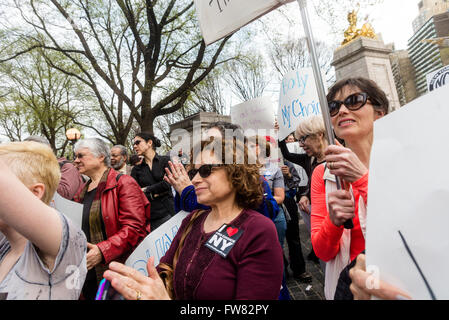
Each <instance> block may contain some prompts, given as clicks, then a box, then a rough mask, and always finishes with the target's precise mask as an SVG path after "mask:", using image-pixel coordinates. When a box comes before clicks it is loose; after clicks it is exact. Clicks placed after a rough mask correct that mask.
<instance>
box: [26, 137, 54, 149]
mask: <svg viewBox="0 0 449 320" xmlns="http://www.w3.org/2000/svg"><path fill="white" fill-rule="evenodd" d="M23 141H33V142H38V143H42V144H45V145H47V146H49V147H51V146H50V142H48V140H47V139H45V138H44V137H41V136H29V137H28V138H26V139H25V140H23Z"/></svg>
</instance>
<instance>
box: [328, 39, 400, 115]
mask: <svg viewBox="0 0 449 320" xmlns="http://www.w3.org/2000/svg"><path fill="white" fill-rule="evenodd" d="M390 53H392V49H391V48H390V47H388V46H386V45H385V44H384V42H383V41H382V40H375V39H370V38H365V37H359V38H356V39H355V40H353V41H351V42H350V43H348V44H346V45H344V46H342V47H340V48H338V49H337V50H335V52H334V61H332V66H334V67H335V74H336V80H337V81H339V80H342V79H345V78H349V77H364V78H368V79H371V80H373V81H375V82H376V83H377V84H378V85H379V87H380V88H381V89H382V90H384V91H385V93H386V94H387V97H388V100H389V101H390V111H394V110H396V109H398V108H399V107H400V106H401V104H400V103H399V98H398V93H397V90H396V85H395V82H394V77H393V72H392V71H391V63H390V57H389V55H390Z"/></svg>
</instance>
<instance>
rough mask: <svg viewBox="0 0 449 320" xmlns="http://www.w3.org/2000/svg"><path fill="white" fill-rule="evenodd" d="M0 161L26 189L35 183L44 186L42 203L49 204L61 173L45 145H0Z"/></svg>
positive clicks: (30, 143) (54, 158)
mask: <svg viewBox="0 0 449 320" xmlns="http://www.w3.org/2000/svg"><path fill="white" fill-rule="evenodd" d="M0 159H1V160H2V161H4V162H5V163H6V165H7V166H8V167H9V168H10V169H11V171H12V172H13V173H14V174H15V175H16V176H17V178H19V180H20V181H21V182H22V183H23V184H24V185H25V186H27V187H30V186H32V185H33V184H36V183H43V184H44V185H45V192H44V195H43V197H42V201H43V202H44V203H46V204H50V201H51V200H52V199H53V196H54V194H55V192H56V189H57V188H58V184H59V180H60V178H61V172H60V169H59V164H58V160H57V159H56V156H55V155H54V153H53V151H52V150H51V148H50V147H49V146H47V145H45V144H42V143H38V142H32V141H24V142H9V143H3V144H0Z"/></svg>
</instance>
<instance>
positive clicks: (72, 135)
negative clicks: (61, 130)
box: [65, 128, 81, 160]
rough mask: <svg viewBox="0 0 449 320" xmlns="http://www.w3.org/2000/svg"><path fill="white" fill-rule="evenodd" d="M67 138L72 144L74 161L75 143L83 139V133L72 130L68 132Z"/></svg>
mask: <svg viewBox="0 0 449 320" xmlns="http://www.w3.org/2000/svg"><path fill="white" fill-rule="evenodd" d="M65 136H66V137H67V139H68V140H69V141H70V143H71V144H72V157H73V160H75V151H74V147H75V143H76V142H77V141H78V140H79V138H81V132H80V131H79V130H78V129H76V128H71V129H68V130H67V131H66V133H65Z"/></svg>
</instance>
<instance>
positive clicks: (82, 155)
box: [75, 153, 86, 159]
mask: <svg viewBox="0 0 449 320" xmlns="http://www.w3.org/2000/svg"><path fill="white" fill-rule="evenodd" d="M85 156H86V154H82V153H76V154H75V159H77V158H78V159H82V158H83V157H85Z"/></svg>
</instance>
